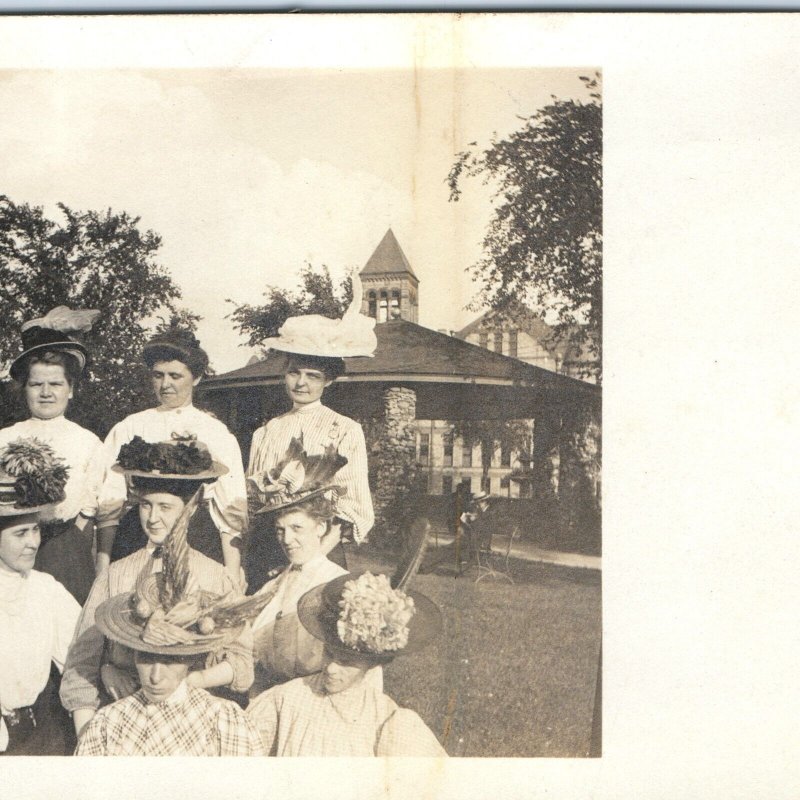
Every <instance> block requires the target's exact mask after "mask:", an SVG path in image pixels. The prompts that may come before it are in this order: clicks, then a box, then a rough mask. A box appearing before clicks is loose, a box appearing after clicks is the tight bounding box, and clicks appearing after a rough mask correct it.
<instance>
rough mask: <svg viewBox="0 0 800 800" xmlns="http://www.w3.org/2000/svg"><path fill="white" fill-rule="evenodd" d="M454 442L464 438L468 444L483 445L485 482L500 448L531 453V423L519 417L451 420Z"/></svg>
mask: <svg viewBox="0 0 800 800" xmlns="http://www.w3.org/2000/svg"><path fill="white" fill-rule="evenodd" d="M450 425H451V428H450V432H449V433H448V439H449V441H450V442H454V441H455V440H456V439H460V440H461V442H462V444H463V445H464V446H465V447H474V446H475V445H480V447H481V469H482V473H481V475H482V479H483V480H482V482H483V483H485V482H486V481H487V480H488V478H489V469H490V468H491V466H492V458H493V456H494V454H495V453H496V452H497V450H501V451H502V450H505V451H512V450H516V451H517V452H521V453H530V450H531V426H530V423H528V422H526V421H525V420H519V419H509V420H501V419H464V420H454V421H452V422H451V423H450Z"/></svg>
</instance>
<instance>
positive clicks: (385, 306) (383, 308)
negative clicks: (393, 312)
mask: <svg viewBox="0 0 800 800" xmlns="http://www.w3.org/2000/svg"><path fill="white" fill-rule="evenodd" d="M388 315H389V298H388V297H387V296H386V292H385V291H381V302H380V304H379V306H378V322H386V320H387V319H388V318H389V317H388Z"/></svg>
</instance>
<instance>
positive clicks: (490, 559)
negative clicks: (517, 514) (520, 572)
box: [470, 525, 519, 583]
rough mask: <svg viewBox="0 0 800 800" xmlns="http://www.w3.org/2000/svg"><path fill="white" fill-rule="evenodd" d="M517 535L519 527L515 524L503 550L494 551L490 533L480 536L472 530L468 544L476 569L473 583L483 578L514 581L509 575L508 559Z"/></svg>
mask: <svg viewBox="0 0 800 800" xmlns="http://www.w3.org/2000/svg"><path fill="white" fill-rule="evenodd" d="M517 536H519V527H518V526H516V525H515V526H514V528H513V530H512V531H511V535H510V536H509V537H508V544H507V545H506V548H505V551H504V552H502V553H496V552H495V551H494V550H492V534H491V533H489V534H487V535H484V536H480V535H476V533H475V532H474V531H473V533H472V536H471V537H470V539H471V543H470V544H471V547H472V548H473V552H474V564H475V566H476V567H477V570H478V576H477V577H476V578H475V583H478V582H479V581H481V580H483V579H484V578H505V579H506V580H507V581H509V583H514V579H513V578H512V577H511V566H510V564H509V559H510V558H511V547H512V545H513V544H514V540H515V539H516V538H517Z"/></svg>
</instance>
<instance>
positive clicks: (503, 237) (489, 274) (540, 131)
mask: <svg viewBox="0 0 800 800" xmlns="http://www.w3.org/2000/svg"><path fill="white" fill-rule="evenodd" d="M581 80H582V81H583V82H584V84H585V87H586V89H587V90H588V98H587V101H586V102H582V101H578V100H559V99H557V98H555V97H553V102H552V103H551V104H550V105H547V106H545V107H544V108H541V109H539V110H538V111H537V112H536V113H535V114H533V115H532V116H530V117H528V118H527V119H525V120H524V121H525V124H524V125H523V127H522V128H521V129H520V130H519V131H517V132H516V133H513V134H511V135H510V136H508V137H507V138H505V139H497V138H494V139H492V141H491V144H490V146H489V147H488V148H486V149H485V150H480V149H479V148H478V147H477V145H476V144H475V143H472V145H471V147H470V149H469V150H467V151H464V152H462V153H459V154H458V156H457V158H456V161H455V163H454V165H453V167H452V169H451V170H450V174H449V175H448V178H447V182H448V185H449V187H450V199H451V200H452V201H457V200H458V199H459V197H460V195H461V187H462V184H463V182H464V179H465V178H466V177H475V176H479V175H480V176H482V177H483V180H484V183H489V182H491V183H493V184H494V187H495V188H494V192H493V198H494V212H493V217H492V219H491V222H490V223H489V227H488V230H487V232H486V235H485V237H484V240H483V249H484V256H483V257H482V258H481V259H480V260H479V261H478V262H477V263H476V264H474V265H473V266H472V267H471V268H470V269H471V271H472V273H473V277H474V279H475V280H476V281H479V282H481V283H482V284H483V285H482V289H481V291H480V294H479V297H478V300H477V303H478V305H481V304H486V305H488V306H489V307H490V308H493V309H496V310H498V311H501V312H502V311H504V310H506V309H507V308H508V306H509V304H510V303H512V301H514V300H515V299H517V300H522V301H524V302H527V303H529V304H530V305H531V306H533V307H534V309H535V310H537V311H538V312H539V313H542V314H544V313H547V312H551V313H554V314H555V316H556V318H557V324H556V325H555V332H554V341H561V342H563V341H569V342H570V344H571V345H572V347H573V348H574V349H575V351H576V352H578V353H579V354H580V355H581V359H582V361H581V363H580V364H579V365H578V366H579V368H580V369H581V370H582V371H583V372H584V374H594V375H595V376H596V377H597V379H598V380H599V379H600V378H601V369H602V339H601V333H602V321H603V309H602V270H603V259H602V190H603V177H602V141H603V139H602V104H601V98H600V94H599V91H598V85H599V80H600V76H599V74H596V75H595V77H594V78H589V77H581Z"/></svg>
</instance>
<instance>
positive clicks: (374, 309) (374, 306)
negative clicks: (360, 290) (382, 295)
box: [367, 292, 378, 319]
mask: <svg viewBox="0 0 800 800" xmlns="http://www.w3.org/2000/svg"><path fill="white" fill-rule="evenodd" d="M367 297H368V298H369V312H368V313H369V316H370V317H372V318H373V319H376V318H377V316H378V299H377V297H376V295H375V292H370V293H369V294H368V295H367Z"/></svg>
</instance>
